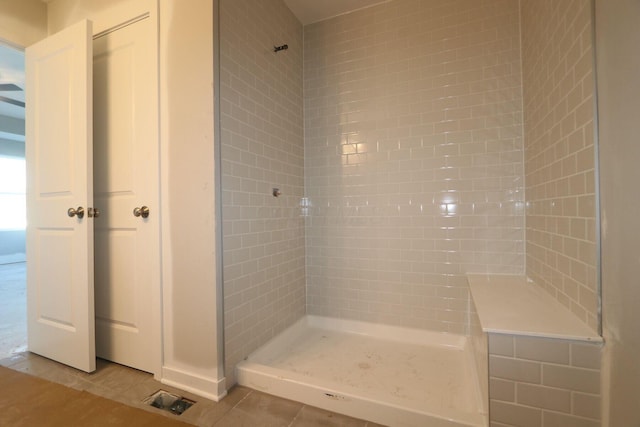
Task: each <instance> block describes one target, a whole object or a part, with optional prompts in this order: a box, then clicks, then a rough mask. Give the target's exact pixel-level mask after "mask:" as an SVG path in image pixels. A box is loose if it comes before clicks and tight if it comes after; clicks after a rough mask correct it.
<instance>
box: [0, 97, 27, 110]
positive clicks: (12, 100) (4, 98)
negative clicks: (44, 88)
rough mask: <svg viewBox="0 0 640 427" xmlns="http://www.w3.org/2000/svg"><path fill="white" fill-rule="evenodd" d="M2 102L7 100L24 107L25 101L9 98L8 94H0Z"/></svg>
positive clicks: (9, 102)
mask: <svg viewBox="0 0 640 427" xmlns="http://www.w3.org/2000/svg"><path fill="white" fill-rule="evenodd" d="M0 102H6V103H7V104H11V105H16V106H18V107H22V108H24V106H25V103H24V102H22V101H18V100H17V99H11V98H7V97H6V96H2V95H0Z"/></svg>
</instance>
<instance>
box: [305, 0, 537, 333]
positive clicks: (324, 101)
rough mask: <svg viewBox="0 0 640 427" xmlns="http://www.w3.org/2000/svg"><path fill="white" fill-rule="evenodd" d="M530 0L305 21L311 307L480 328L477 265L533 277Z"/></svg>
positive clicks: (405, 0) (383, 7)
mask: <svg viewBox="0 0 640 427" xmlns="http://www.w3.org/2000/svg"><path fill="white" fill-rule="evenodd" d="M520 66H521V65H520V28H519V2H518V1H517V0H483V1H477V0H447V1H443V0H437V1H436V0H396V1H390V2H387V3H384V4H380V5H377V6H374V7H370V8H367V9H363V10H359V11H356V12H353V13H350V14H347V15H342V16H338V17H336V18H333V19H329V20H326V21H322V22H319V23H316V24H312V25H308V26H306V27H305V28H304V123H305V167H304V170H305V187H306V198H305V199H304V200H303V202H302V205H303V207H302V210H303V214H305V215H306V240H307V245H306V251H307V253H306V256H307V260H306V268H307V311H308V313H310V314H317V315H328V316H337V317H342V318H351V319H358V320H364V321H372V322H383V323H388V324H394V325H402V326H409V327H419V328H427V329H431V330H437V331H446V332H468V321H469V309H468V306H469V304H468V302H469V301H468V299H469V296H468V288H467V284H466V279H465V276H464V275H465V273H468V272H476V273H509V274H523V273H524V263H525V262H524V227H525V224H524V206H523V202H524V182H523V176H524V169H523V168H524V166H523V141H522V98H521V90H522V89H521V69H520Z"/></svg>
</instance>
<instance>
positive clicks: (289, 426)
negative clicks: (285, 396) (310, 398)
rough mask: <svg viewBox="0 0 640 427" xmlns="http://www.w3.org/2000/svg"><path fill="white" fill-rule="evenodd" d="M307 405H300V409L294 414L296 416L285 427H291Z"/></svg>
mask: <svg viewBox="0 0 640 427" xmlns="http://www.w3.org/2000/svg"><path fill="white" fill-rule="evenodd" d="M305 406H307V405H302V406H301V407H300V409H299V410H298V412H296V415H295V416H294V417H293V419H292V420H291V422H290V423H289V424H288V425H287V427H291V426H293V423H294V422H295V421H296V419H297V418H298V415H300V412H302V410H303V409H304V407H305Z"/></svg>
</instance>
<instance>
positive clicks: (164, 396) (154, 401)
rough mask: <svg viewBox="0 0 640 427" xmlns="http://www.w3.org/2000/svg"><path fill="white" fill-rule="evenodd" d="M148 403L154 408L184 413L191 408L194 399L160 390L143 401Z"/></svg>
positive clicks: (179, 413) (177, 413) (178, 413)
mask: <svg viewBox="0 0 640 427" xmlns="http://www.w3.org/2000/svg"><path fill="white" fill-rule="evenodd" d="M143 402H144V403H145V404H147V405H151V406H153V407H154V408H159V409H164V410H165V411H169V412H171V413H172V414H176V415H182V413H183V412H184V411H186V410H187V409H189V408H190V407H191V405H193V404H194V403H196V402H194V401H193V400H189V399H186V398H184V397H182V396H178V395H176V394H172V393H169V392H167V391H164V390H158V391H156V392H155V393H153V394H152V395H151V396H149V397H147V398H146V399H144V401H143Z"/></svg>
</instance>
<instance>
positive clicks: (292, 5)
mask: <svg viewBox="0 0 640 427" xmlns="http://www.w3.org/2000/svg"><path fill="white" fill-rule="evenodd" d="M388 1H390V0H284V2H285V3H286V4H287V6H288V7H289V9H291V11H292V12H293V14H294V15H296V16H297V17H298V19H299V20H300V22H301V23H302V25H307V24H312V23H314V22H318V21H323V20H325V19H329V18H333V17H334V16H338V15H343V14H345V13H349V12H353V11H354V10H358V9H363V8H365V7H369V6H373V5H375V4H380V3H387V2H388Z"/></svg>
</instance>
